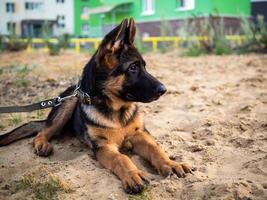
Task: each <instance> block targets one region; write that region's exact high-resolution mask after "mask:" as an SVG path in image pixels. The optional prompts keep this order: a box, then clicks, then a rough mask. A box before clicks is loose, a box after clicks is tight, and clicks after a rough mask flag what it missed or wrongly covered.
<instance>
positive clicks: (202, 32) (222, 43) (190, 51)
mask: <svg viewBox="0 0 267 200" xmlns="http://www.w3.org/2000/svg"><path fill="white" fill-rule="evenodd" d="M177 34H178V35H179V36H182V37H184V38H190V37H195V36H197V37H202V38H204V37H206V39H202V40H200V41H196V40H190V41H187V42H186V43H184V45H185V47H186V48H187V52H186V53H185V55H191V56H193V55H196V56H198V55H201V54H206V53H210V54H216V55H222V54H229V53H232V48H231V44H230V42H229V41H228V40H226V38H225V35H226V32H225V30H224V20H223V18H221V17H215V16H212V15H210V16H209V17H207V18H203V19H200V18H197V16H193V18H191V19H189V20H186V21H185V23H184V25H183V27H182V28H181V29H179V30H178V31H177Z"/></svg>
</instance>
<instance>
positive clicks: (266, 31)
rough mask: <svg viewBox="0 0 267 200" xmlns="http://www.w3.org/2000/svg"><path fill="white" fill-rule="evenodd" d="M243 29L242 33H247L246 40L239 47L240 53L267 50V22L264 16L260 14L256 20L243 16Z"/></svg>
mask: <svg viewBox="0 0 267 200" xmlns="http://www.w3.org/2000/svg"><path fill="white" fill-rule="evenodd" d="M241 29H242V33H243V34H244V35H246V41H245V43H244V44H243V45H242V46H241V47H240V48H239V51H240V53H243V52H251V51H264V52H265V51H267V24H266V22H265V21H264V17H263V16H261V15H258V16H257V17H256V19H255V21H252V20H251V19H249V18H243V19H242V24H241Z"/></svg>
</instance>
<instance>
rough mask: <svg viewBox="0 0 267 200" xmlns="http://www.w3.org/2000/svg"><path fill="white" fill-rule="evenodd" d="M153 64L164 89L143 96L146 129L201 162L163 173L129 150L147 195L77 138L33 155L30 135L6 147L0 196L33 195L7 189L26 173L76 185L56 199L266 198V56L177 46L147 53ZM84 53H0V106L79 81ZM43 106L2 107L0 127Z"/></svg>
mask: <svg viewBox="0 0 267 200" xmlns="http://www.w3.org/2000/svg"><path fill="white" fill-rule="evenodd" d="M144 57H145V60H146V61H147V69H148V71H150V72H151V73H152V74H154V75H155V76H156V77H157V78H159V79H160V80H161V81H162V82H163V83H164V84H165V85H166V87H167V89H168V92H167V94H166V95H164V96H163V97H161V98H160V99H159V100H158V101H156V102H153V103H150V104H140V107H141V110H142V112H143V113H144V115H145V121H146V125H147V128H148V130H149V131H150V132H151V134H152V135H153V136H154V137H155V138H156V140H157V141H158V143H159V144H160V145H161V146H162V148H163V149H164V150H165V151H166V152H168V154H169V155H170V156H172V157H173V158H174V159H175V160H177V161H183V162H189V163H190V164H192V165H194V166H195V167H197V171H196V172H195V173H194V175H188V176H187V177H186V178H183V179H179V178H177V177H174V176H173V177H167V178H163V177H161V176H159V175H157V174H156V172H155V170H154V169H153V168H152V167H151V166H150V165H149V164H148V163H146V162H145V161H144V160H143V159H142V158H140V157H139V156H137V155H133V154H130V155H129V156H130V157H131V158H132V160H133V161H134V162H135V163H136V164H137V166H138V167H139V168H141V169H143V170H145V171H147V172H148V173H149V174H150V178H151V182H150V185H149V186H148V188H147V189H146V190H145V191H144V193H143V194H141V195H137V196H131V195H127V194H126V193H125V192H124V191H123V189H122V185H121V183H120V181H119V180H118V178H117V177H116V176H115V175H113V174H112V173H111V172H110V171H109V170H107V169H104V168H103V167H101V166H100V164H99V163H98V162H97V161H96V160H94V158H93V157H92V152H91V151H90V150H89V149H88V148H87V147H86V146H84V145H83V144H81V143H80V142H79V141H78V140H77V139H75V138H70V137H64V138H61V139H56V140H53V141H52V144H53V146H54V154H53V155H51V156H50V157H48V158H40V157H38V156H36V155H35V154H34V153H33V149H32V147H31V141H32V138H29V139H24V140H21V141H18V142H16V143H14V144H11V145H9V146H6V147H0V199H32V198H33V197H35V196H34V194H33V191H32V190H31V189H30V188H26V189H23V190H18V191H15V192H14V191H12V190H11V189H10V188H12V186H13V185H14V183H16V181H19V180H21V179H22V178H23V177H25V176H26V177H27V176H36V178H37V179H38V180H39V181H42V180H43V179H45V178H47V177H48V176H50V175H53V176H56V177H58V178H59V179H60V180H62V181H63V182H65V183H66V184H67V185H68V187H69V188H70V192H65V191H64V190H63V191H62V190H60V191H57V192H56V196H55V198H58V199H68V200H69V199H86V200H88V199H94V200H95V199H118V200H121V199H166V200H167V199H168V200H169V199H173V200H174V199H175V200H177V199H178V200H179V199H185V200H186V199H190V200H195V199H196V200H197V199H240V200H247V199H259V200H263V199H267V56H266V55H242V56H237V55H232V56H203V57H197V58H189V57H179V56H178V53H177V52H170V53H166V54H156V53H149V54H146V55H145V56H144ZM89 58H90V56H89V55H88V54H74V53H70V52H64V53H62V54H61V55H60V56H57V57H49V56H47V55H45V54H44V53H41V52H35V53H32V54H27V53H25V52H24V53H16V54H8V53H4V54H0V64H1V67H0V69H3V68H4V69H5V70H4V71H3V73H2V74H0V100H1V103H0V104H1V105H9V104H25V103H30V102H34V101H37V100H40V99H42V98H47V97H52V96H56V95H57V93H58V92H60V91H62V90H64V88H66V87H67V86H68V85H69V84H71V83H74V82H75V81H76V80H77V78H78V75H79V74H80V72H81V70H82V67H83V65H84V64H85V63H86V62H87V60H88V59H89ZM11 64H15V65H18V64H21V65H22V64H23V65H24V64H28V65H29V66H30V67H32V68H33V70H32V71H31V72H30V73H29V74H28V75H27V76H26V78H25V77H24V78H25V79H26V80H28V86H27V87H22V86H19V84H18V83H17V82H18V79H19V74H18V73H17V72H7V71H8V70H7V69H8V68H5V67H6V66H8V65H11ZM46 113H47V111H45V112H38V113H37V112H33V113H30V114H20V115H17V114H13V115H9V114H5V115H3V114H2V115H0V121H1V123H0V124H1V126H0V130H1V131H0V132H1V133H2V132H5V131H7V130H10V129H11V128H13V127H15V126H17V125H18V124H21V123H23V122H27V121H29V120H33V119H40V118H44V117H45V114H46Z"/></svg>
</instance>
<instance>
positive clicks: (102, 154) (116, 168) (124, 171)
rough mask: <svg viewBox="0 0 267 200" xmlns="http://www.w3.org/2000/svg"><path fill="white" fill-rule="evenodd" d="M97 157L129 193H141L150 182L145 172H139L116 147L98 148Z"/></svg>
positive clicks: (109, 145)
mask: <svg viewBox="0 0 267 200" xmlns="http://www.w3.org/2000/svg"><path fill="white" fill-rule="evenodd" d="M96 157H97V159H98V161H99V162H100V163H101V164H102V165H103V166H104V167H106V168H107V169H110V170H111V171H112V172H113V173H114V174H116V175H117V176H118V177H119V178H120V179H121V181H122V184H123V187H124V189H125V191H126V192H127V193H130V194H133V193H140V192H141V191H142V189H143V187H144V185H145V184H146V183H147V182H148V180H147V178H146V175H145V174H144V172H142V171H141V170H139V169H138V168H137V167H136V166H135V165H134V163H133V162H132V161H131V160H130V158H129V157H128V156H126V155H124V154H121V153H120V152H119V151H118V148H117V146H116V145H113V144H107V145H105V146H102V147H100V148H98V150H97V152H96Z"/></svg>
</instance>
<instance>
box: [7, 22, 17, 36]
mask: <svg viewBox="0 0 267 200" xmlns="http://www.w3.org/2000/svg"><path fill="white" fill-rule="evenodd" d="M15 30H16V23H15V22H7V31H8V32H9V33H15Z"/></svg>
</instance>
